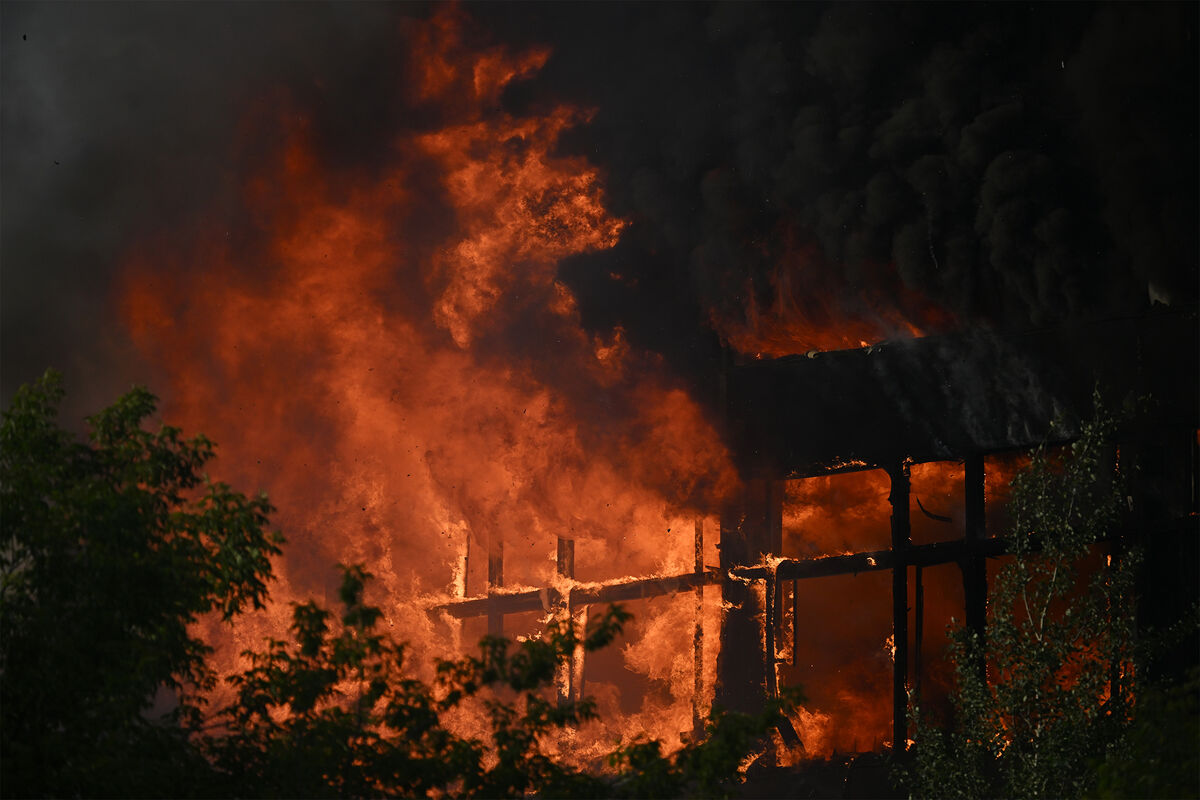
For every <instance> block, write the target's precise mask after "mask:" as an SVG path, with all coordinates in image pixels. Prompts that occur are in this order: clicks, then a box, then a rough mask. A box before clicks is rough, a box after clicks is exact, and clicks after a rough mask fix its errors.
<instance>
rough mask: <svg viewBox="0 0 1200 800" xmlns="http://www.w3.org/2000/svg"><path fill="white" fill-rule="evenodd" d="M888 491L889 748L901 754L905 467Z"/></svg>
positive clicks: (895, 471)
mask: <svg viewBox="0 0 1200 800" xmlns="http://www.w3.org/2000/svg"><path fill="white" fill-rule="evenodd" d="M888 475H889V476H890V477H891V479H892V491H891V494H890V495H889V496H888V500H889V502H891V504H892V551H893V552H894V553H895V562H894V564H893V566H892V644H893V646H894V647H895V653H894V654H893V661H894V664H893V669H892V747H893V752H896V753H902V752H904V750H905V749H906V748H907V746H908V549H909V547H910V546H911V545H912V528H911V522H910V520H909V515H908V514H909V495H910V491H909V490H910V481H909V467H908V463H907V462H904V463H901V464H898V465H896V466H894V467H892V468H891V469H889V470H888Z"/></svg>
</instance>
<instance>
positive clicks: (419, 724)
mask: <svg viewBox="0 0 1200 800" xmlns="http://www.w3.org/2000/svg"><path fill="white" fill-rule="evenodd" d="M342 569H343V580H342V587H341V593H340V594H341V601H342V604H343V613H342V615H341V619H340V620H335V619H334V618H333V616H332V615H331V614H330V613H329V612H328V611H326V610H325V609H322V608H321V607H320V606H318V605H317V604H316V603H314V602H311V601H310V602H307V603H303V604H297V605H296V606H295V607H294V610H293V624H292V633H293V638H294V641H292V642H285V641H281V640H272V641H270V642H269V645H268V647H267V649H266V650H265V651H263V652H253V651H247V652H246V653H245V655H246V656H247V657H248V658H249V659H250V661H251V666H250V668H249V669H247V670H246V671H245V672H243V673H241V674H239V675H235V676H232V677H231V679H230V680H231V682H232V683H233V684H234V686H235V687H236V689H237V696H236V698H235V700H234V702H232V703H231V704H230V705H229V706H228V707H226V708H225V709H224V710H223V711H222V715H221V720H222V722H223V723H224V725H223V727H224V728H225V730H226V732H225V733H222V734H217V735H215V736H212V737H210V738H208V739H207V740H206V741H205V742H204V745H203V746H204V749H205V751H206V752H207V753H208V755H209V756H210V757H211V760H212V762H213V764H214V765H215V767H216V769H217V771H218V772H219V774H220V776H221V780H222V781H223V783H218V784H216V787H215V788H216V793H217V794H232V793H234V792H235V791H236V792H237V793H238V794H240V795H242V796H252V797H253V796H285V797H363V796H392V797H426V796H429V795H430V794H441V795H445V796H450V797H523V796H529V795H536V796H543V797H682V796H692V795H696V796H703V797H718V796H724V795H726V794H728V792H729V791H730V790H731V789H732V788H733V787H734V786H735V785H736V783H737V781H738V779H739V774H738V766H739V764H740V763H741V762H742V761H743V760H745V758H746V754H747V753H748V752H749V751H750V749H751V747H752V746H753V745H754V744H755V743H756V742H757V741H758V740H759V739H761V738H762V737H763V736H764V734H765V733H766V732H767V731H768V730H769V729H770V728H771V727H772V726H773V725H775V724H776V723H777V722H778V721H779V719H780V715H781V713H782V710H783V708H784V706H785V704H778V705H775V706H773V707H772V708H771V709H769V710H767V711H766V712H764V713H763V714H761V715H757V716H749V715H741V714H721V713H719V712H718V713H716V714H714V715H713V716H712V718H711V719H710V722H709V726H708V736H707V737H706V738H705V739H704V740H703V741H701V742H696V743H692V744H691V745H689V746H687V747H685V748H684V749H682V750H681V751H679V752H677V753H675V754H672V755H670V756H667V755H664V753H663V751H662V746H661V744H660V743H659V742H657V741H638V742H635V743H634V744H632V745H629V746H627V747H623V748H618V749H617V750H616V751H615V752H614V753H612V754H611V755H610V757H609V758H608V765H609V767H610V769H609V771H607V772H600V771H596V770H588V769H587V767H588V765H581V764H575V763H571V762H570V760H569V758H564V757H562V756H558V755H555V754H554V753H553V752H552V751H551V750H550V749H549V748H548V743H549V742H550V741H552V740H553V739H554V738H555V736H556V734H558V733H560V732H563V731H564V730H566V729H568V728H577V727H578V726H580V725H581V724H583V723H586V722H587V721H589V720H591V719H595V718H596V711H595V705H594V703H593V702H592V701H591V700H586V699H585V700H581V701H565V702H557V701H556V699H555V692H554V691H553V681H554V677H555V674H556V672H557V671H558V668H559V666H560V665H561V664H563V663H564V661H565V660H566V659H568V658H569V657H570V656H571V654H572V653H574V652H575V651H576V648H577V647H579V646H582V647H583V649H584V650H586V651H593V650H596V649H598V648H600V647H603V646H605V645H607V644H608V643H609V642H611V641H612V639H613V638H614V637H615V636H616V635H617V634H618V633H619V632H620V631H621V626H622V625H623V623H624V622H626V621H627V620H628V619H629V617H630V615H629V614H628V613H627V612H625V611H623V610H621V609H620V608H619V607H616V606H613V607H609V608H608V610H607V611H606V612H605V613H604V614H602V615H600V616H598V617H597V618H595V619H593V620H592V621H591V622H590V623H589V626H588V629H587V631H586V632H581V631H579V630H577V629H576V627H575V626H574V624H573V623H572V622H571V621H570V620H569V619H566V620H560V621H555V622H552V623H550V624H549V625H548V626H547V628H546V630H545V631H544V632H543V633H542V634H541V635H540V636H537V637H531V638H529V639H527V640H525V641H522V642H520V643H519V644H517V645H516V647H515V648H514V647H513V645H512V643H510V642H509V641H508V640H506V639H503V638H499V637H485V638H484V639H483V640H482V641H481V643H480V651H479V655H478V656H465V657H462V658H458V659H452V660H442V661H439V662H438V663H437V668H436V679H435V680H434V682H433V683H432V685H430V684H426V683H424V682H422V681H420V680H417V679H415V678H412V677H409V676H408V674H407V672H406V669H405V664H404V656H405V648H404V646H403V645H402V644H399V643H397V642H395V641H394V640H393V639H391V638H390V637H388V636H385V635H383V634H380V633H378V632H377V630H376V624H377V622H378V621H379V619H380V618H381V617H382V612H381V611H380V609H379V608H377V607H375V606H371V605H367V604H365V603H364V601H363V590H364V586H365V585H366V582H367V581H368V580H369V579H370V577H371V576H370V574H369V573H368V572H367V571H366V570H365V569H363V568H362V567H361V566H353V567H343V568H342ZM581 633H582V634H583V635H582V637H581ZM785 703H786V701H785ZM472 706H473V707H474V710H475V711H476V712H477V714H476V716H475V717H473V718H474V719H477V720H478V719H482V720H484V721H485V725H484V726H483V727H482V728H481V729H478V730H477V732H475V733H474V734H472V733H466V732H463V730H462V729H461V728H462V726H459V730H458V731H457V732H456V730H455V727H456V726H455V725H454V724H453V723H448V722H447V720H448V718H449V717H450V716H453V715H454V714H456V713H457V712H461V711H463V710H465V709H468V708H469V707H472ZM481 734H482V735H481Z"/></svg>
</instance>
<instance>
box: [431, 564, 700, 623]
mask: <svg viewBox="0 0 1200 800" xmlns="http://www.w3.org/2000/svg"><path fill="white" fill-rule="evenodd" d="M720 580H721V576H720V574H719V573H717V572H711V571H710V572H703V573H695V572H688V573H685V574H683V575H671V576H668V577H665V578H640V579H637V580H630V581H623V582H621V583H610V584H603V585H600V586H589V585H586V584H585V585H582V586H576V587H575V588H573V589H571V591H570V596H569V597H568V598H567V599H568V602H569V603H570V606H571V607H572V608H578V607H579V606H584V605H590V604H592V603H620V602H624V601H627V600H641V599H645V598H649V597H661V596H662V595H665V594H675V593H677V592H689V591H692V590H693V589H695V588H697V587H699V586H705V585H709V584H715V583H719V582H720ZM543 592H545V594H543ZM557 597H558V592H557V591H555V590H554V589H546V590H541V589H526V590H525V591H520V592H511V593H508V592H505V593H503V594H501V593H495V594H492V595H491V596H490V597H473V598H471V599H470V600H459V601H457V602H453V603H443V604H442V605H439V606H435V607H434V608H433V609H432V610H433V611H442V612H445V613H447V614H449V615H450V616H452V617H456V618H458V619H466V618H468V617H482V616H485V615H487V614H488V613H489V612H490V613H492V614H520V613H523V612H529V611H544V610H546V606H545V605H543V598H545V599H546V602H547V603H549V602H550V601H551V600H552V599H557Z"/></svg>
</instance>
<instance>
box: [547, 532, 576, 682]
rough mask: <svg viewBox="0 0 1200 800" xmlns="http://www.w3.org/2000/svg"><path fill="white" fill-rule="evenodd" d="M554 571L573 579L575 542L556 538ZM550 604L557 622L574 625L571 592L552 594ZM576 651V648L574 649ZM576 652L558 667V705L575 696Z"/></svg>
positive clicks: (561, 576) (560, 575)
mask: <svg viewBox="0 0 1200 800" xmlns="http://www.w3.org/2000/svg"><path fill="white" fill-rule="evenodd" d="M555 570H556V571H557V572H558V575H559V577H560V578H574V577H575V540H574V539H564V538H563V537H561V536H559V537H558V546H557V552H556V554H555ZM551 603H552V613H553V614H554V617H555V618H556V619H558V620H564V619H565V620H566V621H567V622H569V623H570V624H572V625H574V624H575V615H574V611H575V610H574V609H573V608H571V592H570V590H568V591H567V593H566V594H565V595H563V594H562V593H560V592H557V591H556V592H555V593H554V598H553V600H552V601H551ZM576 650H578V648H576ZM578 655H579V654H578V652H573V653H571V657H570V658H569V659H567V661H566V663H564V664H563V665H562V666H560V667H559V670H558V680H557V683H558V703H559V705H563V704H564V703H566V702H568V701H569V700H571V699H572V698H573V697H574V696H575V691H574V689H575V686H574V684H575V665H576V661H577V657H578Z"/></svg>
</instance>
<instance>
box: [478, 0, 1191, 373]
mask: <svg viewBox="0 0 1200 800" xmlns="http://www.w3.org/2000/svg"><path fill="white" fill-rule="evenodd" d="M570 16H571V19H569V20H558V19H555V20H548V21H547V22H546V27H547V28H552V29H553V31H554V34H553V35H555V36H563V37H566V41H565V42H564V43H563V44H561V45H559V46H557V47H555V50H554V55H553V56H552V58H551V60H550V62H549V64H548V65H547V68H546V70H545V71H544V72H543V74H542V75H541V76H539V78H538V80H537V87H528V88H527V89H526V90H525V91H524V92H523V93H522V92H514V93H513V97H512V98H511V99H512V100H513V101H514V102H524V103H528V102H534V101H535V99H536V98H538V97H540V96H541V95H540V92H542V91H551V92H560V93H571V94H572V95H573V96H575V97H577V98H578V97H583V98H585V99H586V100H588V101H590V102H594V103H595V105H596V107H597V109H598V113H597V115H596V117H595V119H594V120H593V122H592V124H591V125H590V126H588V127H587V129H585V130H581V131H580V132H579V135H578V137H577V138H576V139H575V141H574V145H575V148H576V149H577V151H578V152H580V153H586V154H587V155H588V157H589V158H590V159H592V160H593V161H595V162H596V163H598V164H599V165H600V166H601V167H602V169H605V170H607V174H608V178H609V181H610V187H611V188H610V190H611V192H612V204H613V207H614V211H616V213H618V214H621V215H622V216H625V217H626V218H629V219H631V220H633V226H632V228H631V229H630V230H629V231H628V232H627V234H626V236H625V237H624V239H623V246H622V247H620V248H618V249H617V250H615V251H609V252H605V253H602V254H596V255H591V256H588V257H587V258H585V259H582V260H581V263H578V264H574V265H571V266H569V267H568V268H567V269H566V270H565V272H566V274H567V276H568V278H569V279H570V280H571V281H572V282H573V285H575V286H577V287H579V290H580V295H581V296H582V297H584V298H587V302H586V303H585V305H584V311H585V313H590V315H591V319H592V320H593V321H594V323H595V324H596V325H598V326H603V325H610V324H613V323H615V322H620V323H621V324H623V325H625V326H626V329H627V330H629V331H630V332H631V334H633V335H635V336H636V337H637V338H638V340H639V341H644V342H649V343H651V344H652V346H654V347H656V348H658V349H660V350H663V351H664V352H669V353H671V355H672V356H673V358H674V360H675V361H676V363H681V364H683V363H686V362H687V361H688V359H689V357H691V356H694V352H695V349H696V347H697V345H696V342H697V341H698V340H697V339H695V338H688V337H684V336H681V335H680V331H681V329H683V328H686V327H687V325H688V324H689V323H693V324H694V323H695V322H696V321H697V320H699V321H702V322H709V321H710V320H713V319H715V320H716V321H717V328H718V330H721V331H722V334H723V335H725V336H726V337H727V338H729V334H730V333H734V332H736V331H737V330H738V329H739V328H742V327H744V326H746V325H753V324H754V323H755V320H754V319H753V317H754V316H756V315H762V314H763V313H764V312H768V313H772V314H775V315H782V316H792V317H797V316H798V317H808V318H810V319H815V320H816V321H817V322H822V321H826V320H828V321H829V322H830V323H831V324H832V323H837V322H839V321H841V322H843V323H844V322H849V321H854V320H858V319H868V320H869V319H871V318H879V321H880V322H881V323H882V325H881V327H882V332H883V333H885V334H886V333H894V332H898V331H899V330H902V328H903V326H897V325H894V324H889V321H890V320H892V321H894V320H897V319H904V318H907V319H909V320H911V321H913V322H915V323H916V324H917V325H918V326H919V327H921V328H923V329H925V328H932V329H937V328H938V327H946V326H949V325H960V324H964V323H971V322H976V321H979V320H986V321H988V322H989V323H991V324H994V325H999V326H1003V327H1018V328H1020V327H1026V326H1030V325H1035V326H1036V325H1044V324H1052V323H1055V322H1059V321H1063V320H1066V319H1071V318H1078V317H1081V316H1082V317H1103V316H1108V315H1116V314H1121V313H1125V312H1130V311H1137V310H1140V309H1143V308H1145V307H1147V306H1148V305H1149V304H1150V302H1151V301H1152V300H1156V301H1160V302H1173V303H1192V302H1194V301H1195V298H1196V291H1197V285H1196V263H1197V260H1196V236H1195V232H1194V220H1195V219H1196V216H1197V205H1196V196H1197V193H1196V177H1197V161H1196V158H1197V157H1196V153H1197V144H1198V143H1197V138H1196V97H1197V83H1196V74H1197V70H1196V66H1197V62H1196V41H1195V37H1196V12H1195V8H1194V7H1189V6H1184V5H1156V6H1149V7H1146V6H1115V5H1101V6H1098V7H1093V6H1088V5H1079V4H1072V5H1066V6H1039V5H1034V6H1026V5H1017V4H1002V5H995V6H980V5H978V4H975V5H964V6H945V5H942V4H937V5H929V6H912V5H907V4H902V5H901V4H890V5H866V4H838V5H834V6H831V7H814V6H811V5H800V6H791V5H784V4H770V5H766V6H746V5H741V4H723V5H718V6H715V7H713V8H687V9H684V8H677V7H673V6H672V7H666V8H658V9H637V10H625V12H624V14H622V13H621V12H613V11H612V10H609V9H605V10H603V11H601V10H600V9H593V16H594V18H589V19H587V20H586V21H583V22H581V21H579V20H578V19H577V16H578V14H574V13H573V14H571V15H570ZM501 22H503V20H502V21H501ZM527 27H528V26H527ZM530 35H532V36H542V35H545V32H544V31H542V30H541V29H538V28H537V27H536V26H533V31H532V33H531V34H530ZM617 42H619V43H620V46H619V47H618V46H616V45H615V43H617ZM938 311H940V312H941V313H935V312H938ZM889 327H891V328H892V329H893V330H890V331H889V330H888V329H889ZM797 344H798V345H802V344H803V342H797Z"/></svg>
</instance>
